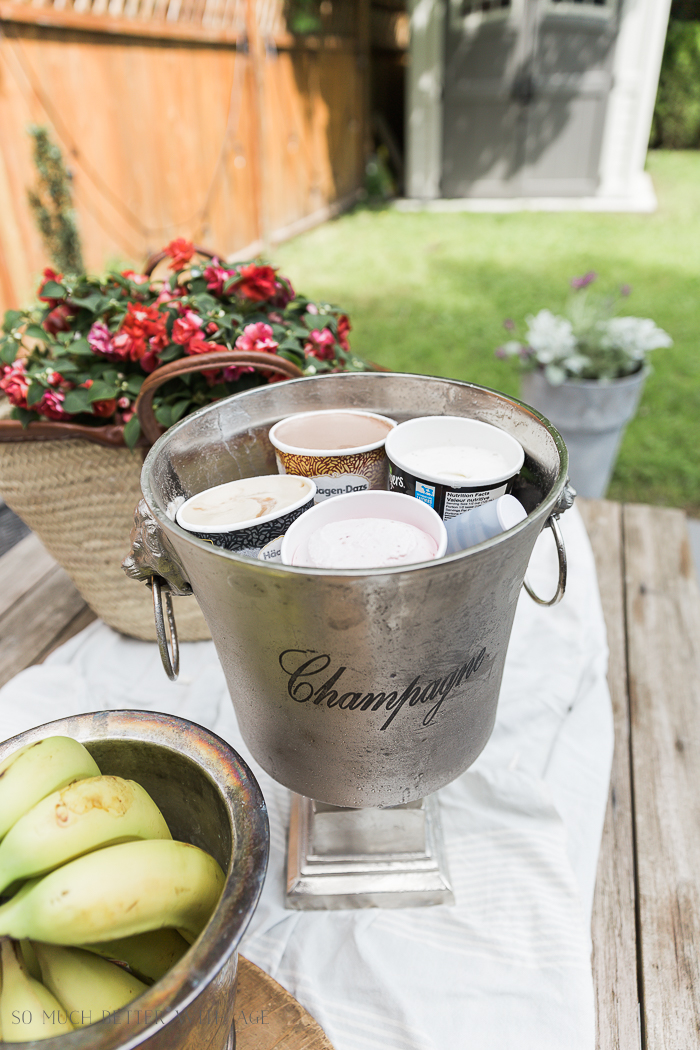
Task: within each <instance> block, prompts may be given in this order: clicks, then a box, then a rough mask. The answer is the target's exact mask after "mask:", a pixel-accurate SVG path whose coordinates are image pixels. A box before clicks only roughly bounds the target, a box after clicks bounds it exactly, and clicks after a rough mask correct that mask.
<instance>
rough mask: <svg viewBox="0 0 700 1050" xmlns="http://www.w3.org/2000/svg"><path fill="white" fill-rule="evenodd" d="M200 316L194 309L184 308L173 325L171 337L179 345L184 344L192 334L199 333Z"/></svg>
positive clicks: (200, 327) (200, 326) (200, 328)
mask: <svg viewBox="0 0 700 1050" xmlns="http://www.w3.org/2000/svg"><path fill="white" fill-rule="evenodd" d="M201 331H202V318H201V317H200V316H199V314H196V313H195V312H194V310H185V312H184V314H183V316H182V317H178V319H177V320H176V321H175V324H174V325H173V335H172V339H173V342H174V343H179V344H180V346H186V345H187V344H188V343H189V341H190V339H191V338H192V336H194V335H201Z"/></svg>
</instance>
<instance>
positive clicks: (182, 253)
mask: <svg viewBox="0 0 700 1050" xmlns="http://www.w3.org/2000/svg"><path fill="white" fill-rule="evenodd" d="M163 251H164V252H165V254H166V255H169V256H170V258H171V259H172V262H171V263H169V269H171V270H184V268H185V266H187V263H188V262H189V261H190V259H191V258H192V256H193V255H194V245H193V243H192V241H186V240H185V238H184V237H176V238H175V240H174V241H171V242H170V244H168V245H166V246H165V248H164V249H163Z"/></svg>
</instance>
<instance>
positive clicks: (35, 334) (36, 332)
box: [24, 324, 48, 343]
mask: <svg viewBox="0 0 700 1050" xmlns="http://www.w3.org/2000/svg"><path fill="white" fill-rule="evenodd" d="M24 334H25V335H28V336H29V338H30V339H41V340H42V342H44V343H45V342H46V341H47V339H48V334H47V333H46V332H45V331H44V329H43V328H42V327H41V325H38V324H29V325H27V327H26V328H25V329H24Z"/></svg>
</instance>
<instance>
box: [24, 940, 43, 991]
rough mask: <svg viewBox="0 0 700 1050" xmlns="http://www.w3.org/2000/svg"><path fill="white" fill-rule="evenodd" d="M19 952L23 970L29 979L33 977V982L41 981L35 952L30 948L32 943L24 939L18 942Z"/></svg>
mask: <svg viewBox="0 0 700 1050" xmlns="http://www.w3.org/2000/svg"><path fill="white" fill-rule="evenodd" d="M19 950H20V952H21V953H22V962H23V963H24V968H25V970H26V971H27V973H28V974H29V976H30V977H33V978H34V980H35V981H40V980H41V967H40V966H39V960H38V959H37V957H36V952H35V951H34V949H33V948H32V942H31V941H28V940H27V938H26V937H23V938H22V940H21V941H20V942H19Z"/></svg>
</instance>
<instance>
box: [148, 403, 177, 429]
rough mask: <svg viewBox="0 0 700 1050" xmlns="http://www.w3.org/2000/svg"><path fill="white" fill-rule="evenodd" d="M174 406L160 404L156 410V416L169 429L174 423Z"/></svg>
mask: <svg viewBox="0 0 700 1050" xmlns="http://www.w3.org/2000/svg"><path fill="white" fill-rule="evenodd" d="M172 411H173V410H172V408H171V406H170V405H159V406H158V408H156V409H155V411H154V413H153V414H154V416H155V417H156V419H157V420H158V422H159V423H160V425H161V426H162V427H165V429H166V430H167V429H168V427H169V426H171V425H172V421H173V418H172Z"/></svg>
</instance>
